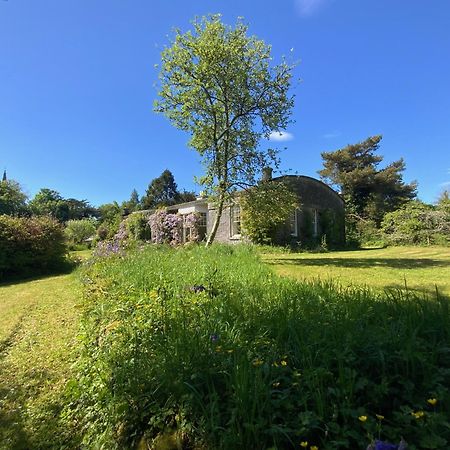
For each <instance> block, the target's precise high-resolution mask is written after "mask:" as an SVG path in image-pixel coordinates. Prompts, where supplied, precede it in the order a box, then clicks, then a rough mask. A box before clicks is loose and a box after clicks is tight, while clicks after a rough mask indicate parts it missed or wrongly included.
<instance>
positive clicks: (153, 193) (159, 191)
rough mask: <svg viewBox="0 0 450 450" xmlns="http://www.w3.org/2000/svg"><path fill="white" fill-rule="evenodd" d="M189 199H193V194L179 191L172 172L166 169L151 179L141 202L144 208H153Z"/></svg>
mask: <svg viewBox="0 0 450 450" xmlns="http://www.w3.org/2000/svg"><path fill="white" fill-rule="evenodd" d="M191 200H195V194H194V193H192V192H186V191H183V192H179V191H178V187H177V184H176V183H175V178H174V176H173V174H172V172H171V171H170V170H168V169H166V170H165V171H164V172H163V173H162V174H161V175H160V176H159V177H158V178H155V179H153V180H152V181H151V183H150V184H149V186H148V188H147V191H146V193H145V195H144V197H143V198H142V200H141V203H142V207H143V208H144V209H153V208H157V207H159V206H169V205H174V204H176V203H183V202H186V201H191Z"/></svg>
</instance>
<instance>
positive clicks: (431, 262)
mask: <svg viewBox="0 0 450 450" xmlns="http://www.w3.org/2000/svg"><path fill="white" fill-rule="evenodd" d="M266 262H267V263H268V264H271V265H298V266H319V267H320V266H336V267H349V268H355V269H357V268H377V267H389V268H393V269H425V268H428V267H450V262H449V261H440V260H437V259H428V258H420V259H409V258H327V257H324V258H277V257H274V258H271V259H270V260H267V261H266Z"/></svg>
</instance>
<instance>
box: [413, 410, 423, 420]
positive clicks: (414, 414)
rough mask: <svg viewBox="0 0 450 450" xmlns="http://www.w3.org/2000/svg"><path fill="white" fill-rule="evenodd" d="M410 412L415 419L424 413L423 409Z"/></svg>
mask: <svg viewBox="0 0 450 450" xmlns="http://www.w3.org/2000/svg"><path fill="white" fill-rule="evenodd" d="M411 414H412V415H413V416H414V418H415V419H420V418H422V417H423V416H424V415H425V413H424V412H423V411H417V412H414V411H413V412H412V413H411Z"/></svg>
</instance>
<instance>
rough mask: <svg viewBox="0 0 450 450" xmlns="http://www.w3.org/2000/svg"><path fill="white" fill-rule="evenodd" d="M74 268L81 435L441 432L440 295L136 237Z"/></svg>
mask: <svg viewBox="0 0 450 450" xmlns="http://www.w3.org/2000/svg"><path fill="white" fill-rule="evenodd" d="M83 281H84V283H85V296H84V303H83V317H84V319H83V332H82V335H81V345H82V346H83V357H82V358H81V362H80V364H79V367H78V377H77V379H76V380H73V381H72V382H71V383H70V385H69V388H70V395H71V398H72V404H71V408H68V410H67V417H68V418H69V419H70V420H78V421H80V422H81V423H82V424H83V425H84V427H85V433H84V434H85V442H84V443H85V444H86V445H87V446H89V447H90V448H93V447H95V448H99V447H101V446H102V445H103V447H104V448H111V449H112V448H133V447H134V446H138V445H140V446H142V447H141V448H146V446H148V447H151V446H153V447H155V448H170V446H172V447H173V448H177V445H178V448H205V449H220V448H223V449H250V448H251V449H266V448H280V449H281V448H298V447H299V443H300V442H304V443H305V442H308V447H311V446H314V445H316V446H318V447H319V448H320V449H321V450H322V449H349V448H355V449H356V448H365V447H366V446H367V444H368V443H369V442H370V440H371V439H374V438H382V439H386V440H390V441H392V442H398V441H400V439H401V437H403V438H405V439H406V441H407V442H408V443H409V444H410V446H409V448H411V449H414V448H445V447H446V445H447V444H446V443H447V441H450V430H449V427H448V419H449V412H450V409H449V404H450V403H449V400H450V397H449V393H448V387H449V379H450V378H449V376H450V327H449V325H450V323H449V322H450V317H449V308H448V301H447V300H445V299H444V298H420V297H416V296H413V295H412V294H411V293H405V292H402V291H391V292H390V293H384V294H381V293H379V292H378V293H377V292H372V291H371V290H369V289H356V288H352V289H344V288H341V287H339V286H337V285H333V284H331V283H322V284H300V283H298V282H296V281H293V280H288V279H282V278H279V277H278V276H276V275H275V274H274V273H273V272H272V271H271V270H270V269H269V268H268V267H266V266H264V265H263V264H262V263H261V262H260V260H259V258H258V257H257V256H256V254H255V253H254V252H253V251H252V250H251V249H250V248H248V247H245V246H237V247H231V246H217V247H213V248H211V249H204V248H199V247H192V248H186V249H179V250H174V249H169V248H164V247H151V248H146V249H144V250H141V251H137V252H135V253H132V254H129V255H128V256H126V257H112V258H105V259H100V260H98V261H96V262H94V263H91V264H90V265H89V267H87V268H86V270H85V272H84V275H83ZM428 399H437V402H436V403H435V402H434V401H433V402H432V403H435V404H434V405H431V404H430V403H427V400H428ZM422 412H423V413H424V414H421V413H422ZM418 413H419V414H418ZM377 415H378V416H377Z"/></svg>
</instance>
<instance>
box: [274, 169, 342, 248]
mask: <svg viewBox="0 0 450 450" xmlns="http://www.w3.org/2000/svg"><path fill="white" fill-rule="evenodd" d="M275 180H280V181H283V182H285V183H286V184H287V185H288V186H290V188H291V189H292V190H293V191H294V192H295V193H296V194H297V196H298V198H299V201H300V205H301V206H300V213H299V214H298V224H297V227H298V230H299V233H298V237H297V242H300V243H302V244H308V243H314V242H320V240H321V239H322V237H323V236H326V239H327V243H328V244H331V245H335V246H338V245H342V244H343V243H345V204H344V200H343V199H342V197H341V196H340V195H339V194H338V193H337V192H335V191H334V190H333V189H331V188H330V187H329V186H327V185H326V184H325V183H322V182H321V181H320V180H316V179H315V178H311V177H307V176H303V175H300V176H295V175H286V176H283V177H279V178H276V179H275ZM315 210H316V211H317V214H318V227H317V234H314V229H313V217H314V211H315ZM292 240H293V241H295V237H293V238H292Z"/></svg>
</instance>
